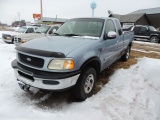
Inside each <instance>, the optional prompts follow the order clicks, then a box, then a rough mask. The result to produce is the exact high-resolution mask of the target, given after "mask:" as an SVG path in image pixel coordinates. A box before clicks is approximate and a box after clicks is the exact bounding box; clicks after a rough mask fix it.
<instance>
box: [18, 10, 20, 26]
mask: <svg viewBox="0 0 160 120" xmlns="http://www.w3.org/2000/svg"><path fill="white" fill-rule="evenodd" d="M18 18H19V26H20V13H18Z"/></svg>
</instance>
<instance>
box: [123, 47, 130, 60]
mask: <svg viewBox="0 0 160 120" xmlns="http://www.w3.org/2000/svg"><path fill="white" fill-rule="evenodd" d="M130 51H131V47H130V46H128V47H127V49H126V52H125V54H124V55H123V56H122V57H121V60H122V61H127V60H128V59H129V58H130Z"/></svg>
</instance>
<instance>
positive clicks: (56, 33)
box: [52, 32, 61, 36]
mask: <svg viewBox="0 0 160 120" xmlns="http://www.w3.org/2000/svg"><path fill="white" fill-rule="evenodd" d="M53 34H55V35H58V36H61V35H60V34H59V33H56V32H55V33H53ZM53 34H52V35H53Z"/></svg>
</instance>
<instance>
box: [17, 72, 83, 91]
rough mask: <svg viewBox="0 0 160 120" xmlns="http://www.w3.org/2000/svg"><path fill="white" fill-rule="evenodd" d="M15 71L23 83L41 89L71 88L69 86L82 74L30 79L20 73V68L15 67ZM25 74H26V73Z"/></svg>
mask: <svg viewBox="0 0 160 120" xmlns="http://www.w3.org/2000/svg"><path fill="white" fill-rule="evenodd" d="M21 72H22V71H21ZM14 73H15V76H16V78H17V79H18V80H19V81H21V82H22V83H24V84H27V85H30V86H32V87H36V88H39V89H45V90H62V89H66V88H69V87H71V86H73V85H75V84H76V82H77V80H78V78H79V75H80V74H77V75H75V76H72V77H69V78H63V79H43V78H36V77H33V78H34V80H30V79H28V78H26V77H24V76H21V75H20V74H19V73H18V69H14ZM22 73H24V72H22ZM24 74H26V73H24ZM28 75H29V74H28ZM29 76H32V75H29ZM44 81H47V82H48V83H46V82H44ZM52 82H53V83H56V84H53V83H52ZM49 83H50V84H49ZM51 83H52V84H51Z"/></svg>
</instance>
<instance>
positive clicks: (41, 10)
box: [40, 0, 43, 21]
mask: <svg viewBox="0 0 160 120" xmlns="http://www.w3.org/2000/svg"><path fill="white" fill-rule="evenodd" d="M40 2H41V20H42V21H43V6H42V0H40Z"/></svg>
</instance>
